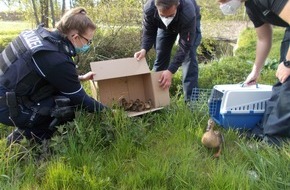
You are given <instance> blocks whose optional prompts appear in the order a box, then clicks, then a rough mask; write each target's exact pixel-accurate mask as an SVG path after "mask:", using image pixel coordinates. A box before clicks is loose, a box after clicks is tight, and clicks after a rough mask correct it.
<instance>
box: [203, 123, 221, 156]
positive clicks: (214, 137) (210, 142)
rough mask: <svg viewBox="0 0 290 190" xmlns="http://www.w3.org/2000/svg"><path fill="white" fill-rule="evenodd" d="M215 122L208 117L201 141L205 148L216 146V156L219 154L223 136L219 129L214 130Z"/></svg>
mask: <svg viewBox="0 0 290 190" xmlns="http://www.w3.org/2000/svg"><path fill="white" fill-rule="evenodd" d="M214 126H215V122H214V121H213V120H212V119H209V120H208V122H207V128H206V132H205V133H204V134H203V136H202V139H201V142H202V144H203V145H204V146H206V147H207V148H218V152H217V153H215V154H214V157H215V158H218V157H219V156H220V154H221V150H222V144H223V142H224V137H223V135H222V134H221V133H220V132H219V131H214V130H213V128H214Z"/></svg>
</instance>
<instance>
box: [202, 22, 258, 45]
mask: <svg viewBox="0 0 290 190" xmlns="http://www.w3.org/2000/svg"><path fill="white" fill-rule="evenodd" d="M249 27H253V24H252V22H251V21H223V22H201V32H202V35H203V37H212V38H216V39H220V40H226V41H236V40H237V39H238V37H239V34H240V32H241V31H243V30H244V29H246V28H249Z"/></svg>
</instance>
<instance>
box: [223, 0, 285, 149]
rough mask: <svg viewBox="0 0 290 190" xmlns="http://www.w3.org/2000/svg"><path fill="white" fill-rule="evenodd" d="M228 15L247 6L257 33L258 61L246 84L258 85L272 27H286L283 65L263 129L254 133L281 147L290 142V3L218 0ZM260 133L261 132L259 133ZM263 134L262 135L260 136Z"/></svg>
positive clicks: (280, 1)
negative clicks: (282, 144) (242, 5)
mask: <svg viewBox="0 0 290 190" xmlns="http://www.w3.org/2000/svg"><path fill="white" fill-rule="evenodd" d="M218 2H219V3H220V9H221V11H222V12H223V13H224V14H225V15H231V14H235V12H236V11H237V10H238V8H239V7H240V6H241V4H242V3H243V2H244V4H245V7H246V11H247V14H248V16H249V18H250V20H251V21H252V22H253V24H254V26H255V29H256V33H257V37H258V38H257V46H256V59H255V62H254V65H253V68H252V71H251V73H250V74H249V75H248V77H247V79H246V80H245V82H244V83H245V84H247V85H253V84H256V83H257V80H258V77H259V75H260V72H261V70H262V68H263V65H264V63H265V60H266V58H267V56H268V54H269V52H270V49H271V42H272V25H273V26H280V27H284V28H286V29H285V34H284V38H283V40H282V43H281V48H280V64H279V66H278V69H277V72H276V77H277V78H278V80H279V82H278V83H277V84H275V85H274V86H273V92H272V96H271V98H270V100H269V101H268V102H267V107H266V110H265V114H264V116H263V121H262V125H261V126H258V127H257V128H255V129H254V130H253V134H257V136H259V137H260V138H263V139H264V140H265V141H267V142H270V143H274V144H276V145H281V142H284V140H285V141H288V140H289V139H290V98H289V95H290V78H289V76H290V48H289V45H290V0H218ZM259 129H261V130H259ZM259 133H260V134H259Z"/></svg>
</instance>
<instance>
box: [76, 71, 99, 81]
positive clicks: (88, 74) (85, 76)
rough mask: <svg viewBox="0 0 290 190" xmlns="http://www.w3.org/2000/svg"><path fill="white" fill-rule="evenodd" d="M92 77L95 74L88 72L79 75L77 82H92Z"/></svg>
mask: <svg viewBox="0 0 290 190" xmlns="http://www.w3.org/2000/svg"><path fill="white" fill-rule="evenodd" d="M94 75H95V73H94V72H92V71H90V72H87V73H86V74H84V75H80V76H79V80H81V81H85V80H92V79H93V78H94Z"/></svg>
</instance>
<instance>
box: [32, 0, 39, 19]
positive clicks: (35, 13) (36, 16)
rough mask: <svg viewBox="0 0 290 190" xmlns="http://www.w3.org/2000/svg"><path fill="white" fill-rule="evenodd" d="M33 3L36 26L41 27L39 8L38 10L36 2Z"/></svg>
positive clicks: (33, 0)
mask: <svg viewBox="0 0 290 190" xmlns="http://www.w3.org/2000/svg"><path fill="white" fill-rule="evenodd" d="M31 3H32V6H33V10H34V18H35V22H36V25H39V18H38V15H37V8H36V4H35V0H31Z"/></svg>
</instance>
